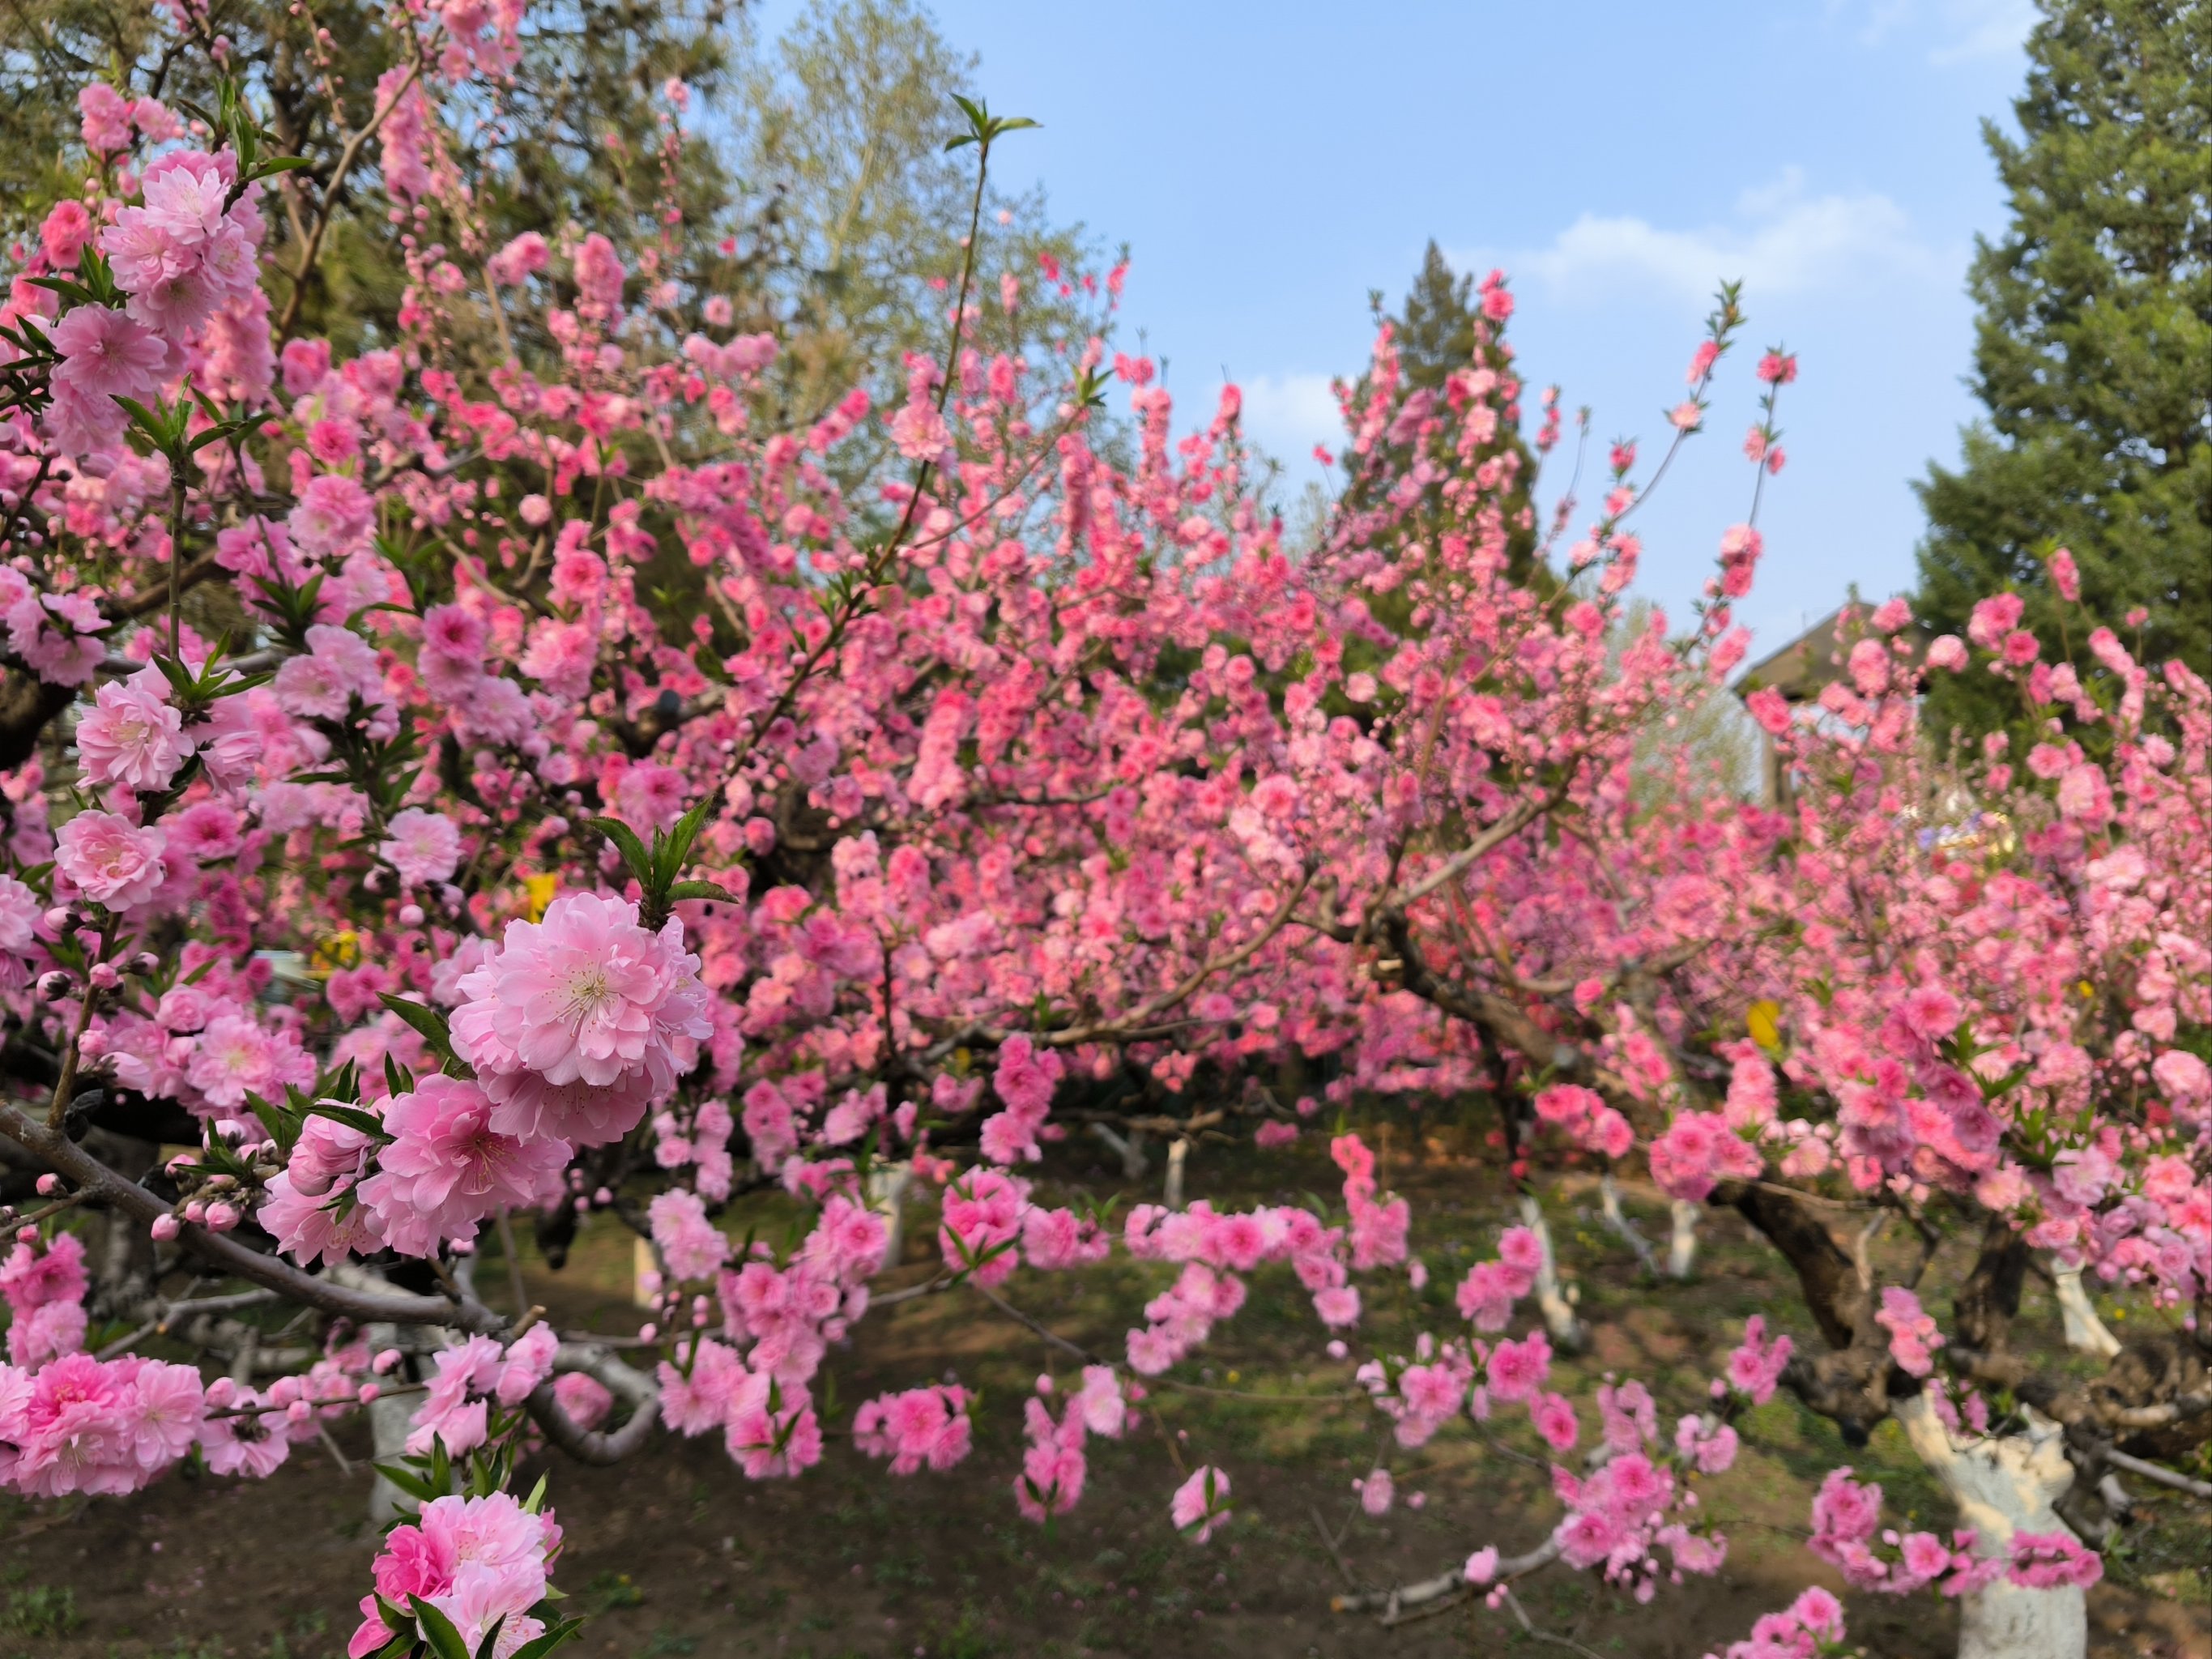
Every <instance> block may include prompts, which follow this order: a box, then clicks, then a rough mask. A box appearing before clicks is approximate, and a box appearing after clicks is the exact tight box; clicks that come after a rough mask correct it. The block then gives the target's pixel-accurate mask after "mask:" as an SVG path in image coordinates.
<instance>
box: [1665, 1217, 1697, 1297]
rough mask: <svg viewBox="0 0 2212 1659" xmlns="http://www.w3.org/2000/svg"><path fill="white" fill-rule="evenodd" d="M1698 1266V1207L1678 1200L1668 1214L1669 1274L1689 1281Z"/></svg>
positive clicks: (1670, 1276)
mask: <svg viewBox="0 0 2212 1659" xmlns="http://www.w3.org/2000/svg"><path fill="white" fill-rule="evenodd" d="M1697 1265H1698V1206H1696V1205H1694V1204H1692V1203H1691V1202H1690V1200H1687V1199H1686V1198H1678V1199H1676V1200H1674V1207H1673V1208H1672V1209H1671V1210H1670V1211H1669V1212H1668V1231H1667V1274H1668V1278H1670V1279H1687V1278H1688V1277H1689V1276H1690V1275H1691V1273H1692V1272H1694V1271H1695V1270H1696V1268H1697Z"/></svg>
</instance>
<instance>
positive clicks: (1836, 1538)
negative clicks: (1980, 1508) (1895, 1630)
mask: <svg viewBox="0 0 2212 1659" xmlns="http://www.w3.org/2000/svg"><path fill="white" fill-rule="evenodd" d="M1879 1528H1881V1487H1880V1486H1877V1485H1875V1484H1874V1483H1872V1482H1864V1483H1862V1482H1860V1481H1857V1480H1852V1479H1851V1470H1850V1466H1849V1465H1845V1466H1844V1467H1843V1468H1835V1469H1831V1470H1829V1471H1828V1474H1827V1478H1826V1479H1825V1480H1822V1481H1821V1483H1820V1491H1819V1492H1816V1493H1814V1498H1813V1537H1812V1541H1811V1547H1812V1551H1813V1553H1814V1554H1815V1555H1817V1556H1819V1557H1820V1559H1822V1560H1824V1561H1826V1562H1828V1563H1829V1564H1830V1565H1832V1566H1834V1567H1835V1568H1836V1569H1837V1571H1839V1572H1841V1573H1842V1574H1843V1575H1844V1583H1847V1584H1849V1585H1850V1587H1851V1588H1852V1589H1857V1590H1877V1591H1880V1592H1881V1593H1882V1594H1883V1595H1911V1593H1912V1592H1913V1591H1915V1590H1917V1589H1923V1588H1925V1587H1926V1586H1928V1585H1929V1584H1935V1585H1936V1586H1937V1587H1938V1588H1939V1589H1941V1590H1942V1593H1943V1594H1944V1595H1967V1594H1970V1593H1971V1592H1972V1591H1975V1590H1978V1589H1983V1588H1984V1586H1986V1585H1988V1584H1989V1583H1991V1582H1992V1581H1993V1580H1994V1579H1995V1578H1996V1576H1997V1575H1998V1574H1999V1573H2001V1572H2002V1571H2004V1566H2005V1564H2004V1562H2003V1561H2002V1560H2001V1559H1983V1558H1980V1557H1978V1556H1976V1555H1975V1554H1974V1553H1973V1549H1974V1542H1975V1536H1976V1534H1975V1533H1974V1530H1973V1528H1971V1527H1969V1528H1961V1529H1960V1530H1959V1531H1957V1532H1954V1533H1953V1534H1952V1535H1951V1541H1950V1542H1949V1543H1948V1544H1946V1543H1945V1542H1944V1541H1942V1539H1941V1538H1940V1537H1938V1536H1937V1535H1936V1534H1934V1533H1932V1532H1909V1533H1906V1534H1903V1535H1902V1536H1901V1537H1900V1536H1899V1534H1897V1533H1895V1532H1884V1533H1882V1534H1881V1541H1882V1542H1884V1543H1885V1544H1888V1545H1891V1546H1893V1547H1895V1549H1896V1550H1897V1552H1898V1553H1897V1554H1896V1556H1895V1557H1893V1558H1892V1557H1885V1556H1883V1555H1881V1554H1878V1553H1876V1552H1875V1547H1874V1538H1875V1533H1876V1531H1877V1530H1878V1529H1879ZM2092 1559H2093V1558H2092Z"/></svg>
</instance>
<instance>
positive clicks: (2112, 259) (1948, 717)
mask: <svg viewBox="0 0 2212 1659" xmlns="http://www.w3.org/2000/svg"><path fill="white" fill-rule="evenodd" d="M2039 3H2040V4H2041V7H2042V10H2043V17H2042V20H2041V21H2039V23H2038V24H2037V25H2036V27H2035V29H2034V32H2033V34H2032V35H2031V36H2030V37H2029V40H2028V46H2027V51H2028V58H2029V70H2028V77H2027V91H2026V93H2025V94H2023V95H2022V96H2021V99H2020V100H2018V101H2017V102H2016V103H2015V105H2014V109H2015V113H2016V114H2017V116H2018V118H2019V121H2020V126H2021V137H2020V139H2019V140H2017V141H2015V140H2014V139H2012V138H2010V137H2007V136H2005V135H2004V134H2003V133H2002V132H2000V131H1998V130H1997V128H1996V125H1994V124H1990V123H1984V137H1985V139H1986V142H1987V143H1988V144H1989V147H1990V152H1991V154H1993V155H1995V156H1996V162H1997V171H1998V174H1999V176H2000V178H2002V180H2003V183H2004V186H2005V191H2006V193H2007V195H2008V197H2009V199H2010V203H2011V210H2012V222H2011V225H2010V226H2009V228H2008V229H2007V231H2006V233H2005V234H2004V236H2003V237H2002V239H2001V240H1998V241H1996V242H1995V243H1990V242H1988V241H1979V242H1978V244H1977V247H1976V252H1975V257H1974V263H1973V267H1972V278H1971V287H1972V293H1973V295H1974V297H1975V299H1976V300H1977V301H1978V303H1979V305H1980V307H1981V316H1980V320H1979V324H1978V331H1977V339H1976V343H1975V350H1974V373H1973V376H1972V385H1973V386H1974V388H1975V391H1976V392H1977V393H1978V395H1979V396H1980V398H1981V400H1982V402H1983V404H1984V405H1985V406H1986V408H1987V410H1988V413H1987V414H1986V416H1984V417H1983V419H1981V420H1980V421H1978V422H1976V423H1975V424H1974V425H1973V426H1972V427H1969V428H1966V432H1965V434H1964V444H1965V453H1964V457H1963V459H1962V461H1961V464H1960V466H1959V467H1958V469H1957V470H1956V471H1952V470H1950V469H1947V468H1944V467H1940V466H1939V467H1931V468H1930V469H1929V477H1927V479H1926V480H1925V481H1924V482H1923V483H1920V484H1919V485H1918V486H1917V488H1918V490H1919V493H1920V498H1921V501H1922V504H1923V506H1924V507H1926V509H1927V513H1928V519H1929V533H1928V538H1927V539H1926V541H1925V542H1923V544H1922V545H1921V549H1920V596H1919V597H1920V611H1921V613H1922V615H1923V617H1924V618H1925V619H1926V621H1927V622H1928V623H1929V625H1930V626H1931V627H1933V628H1934V629H1936V631H1938V632H1951V633H1963V632H1964V631H1965V628H1966V619H1967V617H1968V614H1969V612H1970V611H1972V607H1973V605H1974V602H1975V601H1976V600H1977V599H1980V598H1982V597H1984V595H1986V594H1990V593H1994V592H1999V591H2001V590H2004V589H2012V590H2014V591H2016V592H2019V593H2021V595H2022V596H2023V597H2024V598H2025V599H2027V619H2028V624H2029V625H2030V626H2033V627H2035V628H2036V629H2037V631H2038V632H2039V633H2040V634H2042V635H2044V637H2045V638H2046V639H2051V638H2055V637H2056V636H2057V635H2056V628H2055V624H2056V623H2057V622H2058V621H2059V619H2060V611H2061V609H2062V607H2061V605H2060V603H2059V600H2058V596H2057V594H2056V593H2055V592H2052V591H2051V585H2050V581H2049V577H2048V574H2047V568H2046V560H2047V559H2048V557H2049V556H2050V554H2051V550H2053V549H2055V548H2057V547H2061V546H2063V547H2067V548H2070V549H2071V550H2072V551H2073V554H2074V557H2075V562H2077V563H2078V565H2079V566H2080V568H2081V597H2082V600H2083V602H2084V604H2085V605H2087V608H2088V611H2089V612H2090V614H2091V616H2092V617H2094V618H2095V619H2096V621H2098V622H2100V623H2105V624H2106V625H2107V626H2110V627H2112V629H2114V630H2115V631H2116V632H2118V633H2119V634H2120V635H2121V636H2122V637H2123V638H2124V639H2126V640H2128V641H2130V645H2131V646H2135V645H2136V640H2137V632H2136V630H2135V629H2130V628H2128V627H2127V626H2126V625H2125V622H2124V618H2125V617H2126V615H2127V613H2128V612H2129V611H2132V610H2135V609H2136V608H2138V607H2140V608H2141V609H2142V610H2143V611H2146V612H2148V621H2147V622H2146V623H2145V624H2144V625H2143V627H2142V629H2141V630H2140V645H2139V647H2137V648H2138V649H2139V650H2140V651H2141V652H2142V654H2143V655H2144V656H2145V657H2146V658H2147V659H2150V660H2153V661H2157V660H2163V659H2166V658H2168V657H2177V656H2178V657H2179V658H2181V659H2184V660H2185V661H2186V662H2188V663H2189V664H2190V665H2191V666H2193V667H2195V668H2196V669H2197V670H2198V671H2200V672H2202V671H2207V670H2208V669H2212V6H2208V5H2205V4H2203V3H2200V0H2102V3H2094V4H2092V3H2084V0H2039ZM2071 631H2072V638H2073V640H2074V642H2075V646H2076V647H2077V648H2078V647H2079V644H2080V641H2081V629H2080V627H2079V626H2078V625H2076V626H2075V627H2074V628H2073V629H2072V630H2071ZM1935 696H1936V707H1935V708H1934V710H1933V711H1932V712H1933V714H1934V716H1935V721H1936V727H1937V729H1939V730H1942V729H1946V728H1948V727H1950V726H1954V725H1960V726H1966V728H1968V729H1969V730H1971V731H1984V730H1989V729H1991V728H1993V727H1995V726H2001V725H2002V724H2004V723H2005V722H2006V721H2007V720H2008V719H2010V718H2012V717H2014V716H2016V715H2017V714H2019V712H2020V710H2019V706H2018V703H2017V702H2016V700H2015V699H2016V694H2015V693H2013V692H2011V691H2010V690H2008V688H2006V687H2004V686H2002V685H2000V684H1996V682H1994V681H1991V680H1990V679H1988V678H1984V677H1981V676H1977V675H1961V676H1957V677H1955V678H1954V677H1951V676H1945V677H1943V678H1942V679H1940V680H1939V681H1938V682H1937V685H1936V693H1935Z"/></svg>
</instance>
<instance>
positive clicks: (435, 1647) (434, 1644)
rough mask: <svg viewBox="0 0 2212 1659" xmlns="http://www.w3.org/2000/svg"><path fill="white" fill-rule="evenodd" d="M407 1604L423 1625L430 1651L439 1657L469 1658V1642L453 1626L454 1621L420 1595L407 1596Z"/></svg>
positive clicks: (447, 1658)
mask: <svg viewBox="0 0 2212 1659" xmlns="http://www.w3.org/2000/svg"><path fill="white" fill-rule="evenodd" d="M407 1605H408V1606H409V1607H412V1608H413V1609H414V1610H415V1620H416V1623H417V1624H419V1625H420V1626H422V1638H423V1640H425V1641H427V1642H428V1643H429V1644H430V1651H431V1652H433V1653H435V1654H436V1655H437V1656H438V1659H469V1649H468V1644H467V1643H465V1642H464V1641H462V1640H461V1633H460V1632H459V1631H458V1630H456V1629H454V1628H453V1620H450V1619H448V1618H447V1617H446V1615H445V1614H444V1613H441V1612H439V1611H438V1609H437V1608H435V1607H432V1606H431V1605H430V1604H429V1603H428V1601H424V1600H423V1599H422V1597H421V1596H419V1595H410V1596H409V1597H408V1598H407Z"/></svg>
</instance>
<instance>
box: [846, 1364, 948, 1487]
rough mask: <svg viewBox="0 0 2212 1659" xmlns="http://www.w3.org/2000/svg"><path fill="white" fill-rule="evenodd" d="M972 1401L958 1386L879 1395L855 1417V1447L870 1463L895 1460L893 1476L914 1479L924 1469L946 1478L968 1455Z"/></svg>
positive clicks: (946, 1385)
mask: <svg viewBox="0 0 2212 1659" xmlns="http://www.w3.org/2000/svg"><path fill="white" fill-rule="evenodd" d="M971 1398H972V1396H971V1395H969V1392H968V1390H967V1389H963V1388H962V1387H961V1386H960V1385H959V1384H958V1383H945V1384H943V1385H941V1386H940V1385H932V1386H929V1387H926V1388H920V1389H907V1390H906V1391H905V1392H904V1393H902V1394H884V1395H877V1396H876V1397H875V1398H874V1399H873V1400H870V1401H863V1402H862V1404H861V1406H860V1410H858V1411H857V1412H855V1413H853V1443H854V1445H855V1446H857V1447H858V1448H859V1449H860V1450H861V1451H862V1452H864V1453H866V1455H868V1456H870V1457H888V1458H889V1459H890V1465H891V1473H892V1474H914V1473H915V1472H916V1471H917V1470H919V1469H920V1468H921V1466H922V1465H923V1464H924V1463H927V1464H928V1465H929V1467H930V1468H933V1469H936V1470H938V1471H939V1472H940V1473H942V1472H943V1471H945V1470H946V1469H949V1468H951V1467H952V1466H953V1465H954V1464H956V1463H957V1462H960V1460H961V1459H962V1458H963V1457H965V1456H967V1455H968V1448H969V1434H970V1431H971V1429H972V1426H973V1425H971V1424H970V1422H969V1417H968V1406H969V1401H970V1399H971Z"/></svg>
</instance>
